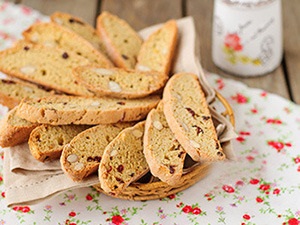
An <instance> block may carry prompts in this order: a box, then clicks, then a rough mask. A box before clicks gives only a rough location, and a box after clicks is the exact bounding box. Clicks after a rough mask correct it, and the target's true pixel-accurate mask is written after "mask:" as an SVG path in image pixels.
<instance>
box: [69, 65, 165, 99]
mask: <svg viewBox="0 0 300 225" xmlns="http://www.w3.org/2000/svg"><path fill="white" fill-rule="evenodd" d="M74 76H75V78H76V80H77V81H78V82H79V83H81V84H83V85H85V86H86V87H87V88H88V89H89V90H91V91H93V92H94V93H95V94H96V95H97V96H111V97H116V98H141V97H145V96H147V95H150V94H152V93H154V92H157V91H158V90H160V89H161V88H162V87H164V85H165V83H166V81H167V79H168V77H167V76H165V75H164V74H161V73H158V72H155V71H149V72H139V71H135V70H124V69H120V68H114V69H103V68H99V67H96V66H84V67H78V68H76V69H75V70H74Z"/></svg>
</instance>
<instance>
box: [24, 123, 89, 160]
mask: <svg viewBox="0 0 300 225" xmlns="http://www.w3.org/2000/svg"><path fill="white" fill-rule="evenodd" d="M87 128H89V126H85V125H61V126H52V125H48V124H42V125H39V126H38V127H36V128H35V129H34V130H32V132H31V133H30V136H29V139H28V146H29V149H30V152H31V154H32V156H33V157H34V158H35V159H37V160H39V161H41V162H44V161H51V160H55V159H58V158H59V157H60V155H61V152H62V150H63V148H64V146H65V145H66V144H68V143H69V142H70V141H71V140H72V139H73V137H75V136H76V135H77V134H78V133H80V132H82V131H84V130H86V129H87Z"/></svg>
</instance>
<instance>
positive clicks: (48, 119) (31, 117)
mask: <svg viewBox="0 0 300 225" xmlns="http://www.w3.org/2000/svg"><path fill="white" fill-rule="evenodd" d="M159 100H160V97H159V96H149V97H146V98H143V99H130V100H126V99H124V100H121V99H114V98H108V97H102V98H100V97H99V98H87V97H75V96H49V97H45V98H40V99H24V100H23V101H22V102H21V103H20V105H19V108H18V112H17V113H18V115H19V116H20V117H22V118H25V119H27V120H28V121H31V122H38V123H45V124H52V125H66V124H90V125H93V124H109V123H117V122H127V121H139V120H141V119H143V118H145V117H146V116H147V114H148V112H149V111H150V110H151V109H152V108H154V107H155V106H156V105H157V104H158V102H159Z"/></svg>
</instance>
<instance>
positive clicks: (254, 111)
mask: <svg viewBox="0 0 300 225" xmlns="http://www.w3.org/2000/svg"><path fill="white" fill-rule="evenodd" d="M250 111H251V113H253V114H257V113H258V109H257V108H252V109H251V110H250Z"/></svg>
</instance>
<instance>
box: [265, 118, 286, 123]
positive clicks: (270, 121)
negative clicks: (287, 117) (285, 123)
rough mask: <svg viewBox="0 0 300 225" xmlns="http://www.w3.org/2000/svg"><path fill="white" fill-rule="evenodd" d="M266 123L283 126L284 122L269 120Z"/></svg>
mask: <svg viewBox="0 0 300 225" xmlns="http://www.w3.org/2000/svg"><path fill="white" fill-rule="evenodd" d="M266 123H269V124H282V121H281V120H280V119H271V118H270V119H267V120H266Z"/></svg>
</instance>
